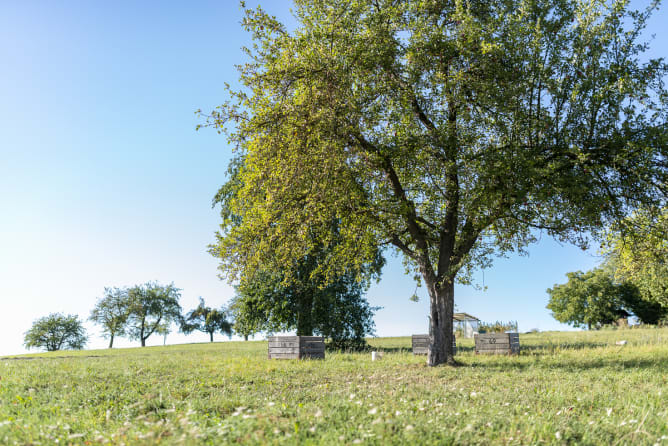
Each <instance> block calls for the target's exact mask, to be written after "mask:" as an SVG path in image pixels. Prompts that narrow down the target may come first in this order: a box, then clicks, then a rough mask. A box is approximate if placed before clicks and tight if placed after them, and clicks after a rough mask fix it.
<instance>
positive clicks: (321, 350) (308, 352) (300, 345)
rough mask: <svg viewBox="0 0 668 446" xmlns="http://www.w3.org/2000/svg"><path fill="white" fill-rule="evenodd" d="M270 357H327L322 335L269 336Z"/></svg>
mask: <svg viewBox="0 0 668 446" xmlns="http://www.w3.org/2000/svg"><path fill="white" fill-rule="evenodd" d="M268 340H269V353H268V356H269V359H307V358H308V359H325V338H323V337H322V336H269V338H268Z"/></svg>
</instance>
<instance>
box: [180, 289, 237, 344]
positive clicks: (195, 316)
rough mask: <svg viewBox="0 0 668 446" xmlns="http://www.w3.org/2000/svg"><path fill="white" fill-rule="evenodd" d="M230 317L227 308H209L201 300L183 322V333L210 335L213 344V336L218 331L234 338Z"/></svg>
mask: <svg viewBox="0 0 668 446" xmlns="http://www.w3.org/2000/svg"><path fill="white" fill-rule="evenodd" d="M227 319H228V315H227V311H226V310H225V308H221V309H217V308H211V307H207V306H206V304H205V303H204V299H202V298H201V297H200V298H199V305H198V306H197V307H196V308H194V309H192V310H190V311H189V312H188V314H186V316H185V317H184V318H183V320H182V322H181V331H182V332H183V333H185V334H189V333H192V332H193V331H195V330H198V331H201V332H203V333H208V334H209V340H210V341H211V342H213V334H214V333H216V332H217V331H219V332H221V333H223V334H226V335H227V336H228V337H230V336H232V323H231V322H230V321H228V320H227Z"/></svg>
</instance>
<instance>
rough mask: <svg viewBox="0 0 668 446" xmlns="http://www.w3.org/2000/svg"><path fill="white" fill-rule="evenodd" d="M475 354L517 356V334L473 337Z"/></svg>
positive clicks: (518, 338) (487, 334)
mask: <svg viewBox="0 0 668 446" xmlns="http://www.w3.org/2000/svg"><path fill="white" fill-rule="evenodd" d="M475 353H476V355H477V354H481V355H513V354H514V355H518V354H519V353H520V335H519V333H481V334H477V335H475Z"/></svg>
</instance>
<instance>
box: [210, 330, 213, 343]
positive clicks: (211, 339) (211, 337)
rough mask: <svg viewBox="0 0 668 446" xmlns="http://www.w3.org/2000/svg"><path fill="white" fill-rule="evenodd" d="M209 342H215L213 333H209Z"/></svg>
mask: <svg viewBox="0 0 668 446" xmlns="http://www.w3.org/2000/svg"><path fill="white" fill-rule="evenodd" d="M209 342H213V332H212V331H210V332H209Z"/></svg>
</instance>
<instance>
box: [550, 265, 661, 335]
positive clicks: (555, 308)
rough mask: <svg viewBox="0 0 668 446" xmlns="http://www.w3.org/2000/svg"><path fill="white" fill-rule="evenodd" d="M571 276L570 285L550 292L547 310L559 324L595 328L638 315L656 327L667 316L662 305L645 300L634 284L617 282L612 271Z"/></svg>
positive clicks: (598, 271)
mask: <svg viewBox="0 0 668 446" xmlns="http://www.w3.org/2000/svg"><path fill="white" fill-rule="evenodd" d="M567 277H568V282H567V283H565V284H562V285H555V286H554V287H553V288H549V289H548V290H547V293H548V294H549V295H550V301H549V303H548V305H547V308H548V309H549V310H551V311H552V316H554V318H555V319H556V320H558V321H559V322H564V323H567V324H571V325H573V326H575V327H587V328H592V327H600V326H602V325H611V324H614V323H616V322H617V320H619V319H621V318H626V317H628V316H630V315H635V316H637V317H638V318H639V319H640V320H641V321H642V322H645V323H651V324H656V323H657V321H658V320H659V319H660V318H661V317H662V316H663V315H664V314H665V311H662V308H661V307H660V306H658V305H656V304H654V305H652V304H651V303H648V302H646V301H644V300H643V299H642V298H641V296H640V293H639V291H638V288H637V287H636V286H635V285H634V284H633V283H631V282H623V283H616V282H615V281H614V280H613V273H612V271H610V270H609V268H596V269H593V270H592V271H587V272H585V273H583V272H581V271H577V272H573V273H568V274H567Z"/></svg>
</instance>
